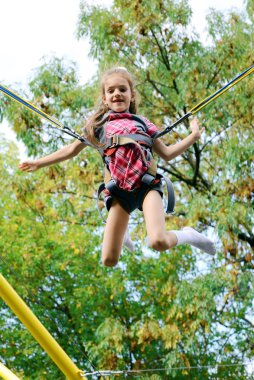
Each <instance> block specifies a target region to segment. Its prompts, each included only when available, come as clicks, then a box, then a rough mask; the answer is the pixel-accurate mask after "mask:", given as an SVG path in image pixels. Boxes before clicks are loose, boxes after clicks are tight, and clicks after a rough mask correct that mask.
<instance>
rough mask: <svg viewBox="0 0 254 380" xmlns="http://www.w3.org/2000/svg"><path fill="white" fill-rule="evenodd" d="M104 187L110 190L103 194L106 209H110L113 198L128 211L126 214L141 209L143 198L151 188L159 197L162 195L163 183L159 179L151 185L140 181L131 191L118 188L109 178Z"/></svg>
mask: <svg viewBox="0 0 254 380" xmlns="http://www.w3.org/2000/svg"><path fill="white" fill-rule="evenodd" d="M106 189H107V190H108V191H109V192H110V195H107V196H105V205H106V208H107V210H108V211H109V210H110V207H111V205H112V201H113V199H117V201H118V202H119V203H120V205H121V206H122V207H123V208H124V210H125V211H127V212H128V214H130V213H131V212H133V211H134V210H136V209H139V210H141V211H142V205H143V202H144V199H145V197H146V195H147V194H148V193H149V191H151V190H156V191H158V193H159V194H160V195H161V197H163V185H162V182H161V180H159V181H158V182H157V183H155V184H154V185H151V186H150V185H149V186H148V185H147V184H145V183H142V185H141V187H140V188H138V189H135V190H132V191H125V190H122V189H119V187H118V186H117V185H116V183H115V182H114V180H111V181H109V183H107V185H106Z"/></svg>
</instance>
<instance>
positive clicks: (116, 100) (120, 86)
mask: <svg viewBox="0 0 254 380" xmlns="http://www.w3.org/2000/svg"><path fill="white" fill-rule="evenodd" d="M102 100H103V103H104V104H106V105H107V106H108V108H109V109H111V110H112V111H114V112H124V111H128V110H129V108H130V103H131V101H133V100H134V93H133V92H132V91H131V88H130V85H129V82H128V80H127V79H126V78H125V77H124V76H123V75H121V74H119V73H114V74H111V75H109V76H108V77H106V79H105V81H104V94H103V96H102Z"/></svg>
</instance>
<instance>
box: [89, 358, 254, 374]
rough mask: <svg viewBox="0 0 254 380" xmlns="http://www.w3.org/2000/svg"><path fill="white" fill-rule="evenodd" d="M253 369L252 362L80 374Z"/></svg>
mask: <svg viewBox="0 0 254 380" xmlns="http://www.w3.org/2000/svg"><path fill="white" fill-rule="evenodd" d="M247 366H251V367H252V368H253V367H254V364H253V362H251V361H249V362H243V363H236V364H233V363H232V364H226V363H225V364H214V365H203V366H189V367H187V366H183V367H169V368H149V369H137V370H122V371H113V370H104V371H103V370H101V371H100V372H84V373H81V377H86V376H93V375H103V376H111V375H113V376H114V375H121V374H122V375H131V374H132V375H135V374H141V373H151V372H167V371H186V370H203V369H216V368H223V367H227V368H230V367H233V368H236V367H247Z"/></svg>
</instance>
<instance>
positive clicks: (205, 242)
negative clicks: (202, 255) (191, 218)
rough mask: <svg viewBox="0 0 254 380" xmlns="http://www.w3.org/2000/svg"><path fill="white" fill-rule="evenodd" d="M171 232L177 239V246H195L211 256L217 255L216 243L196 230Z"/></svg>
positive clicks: (184, 229)
mask: <svg viewBox="0 0 254 380" xmlns="http://www.w3.org/2000/svg"><path fill="white" fill-rule="evenodd" d="M170 232H173V233H174V234H175V235H176V237H177V244H176V245H181V244H190V245H193V247H196V248H199V249H201V250H202V251H204V252H206V253H209V254H210V255H214V254H215V253H216V249H215V245H214V243H213V242H212V241H211V240H210V239H208V238H207V237H205V236H204V235H201V234H200V233H199V232H197V231H196V230H194V228H191V227H184V228H183V229H182V230H181V231H175V230H172V231H170Z"/></svg>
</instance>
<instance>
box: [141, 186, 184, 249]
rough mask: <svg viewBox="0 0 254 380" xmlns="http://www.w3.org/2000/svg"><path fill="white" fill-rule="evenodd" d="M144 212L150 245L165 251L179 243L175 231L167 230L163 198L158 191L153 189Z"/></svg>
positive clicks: (147, 198)
mask: <svg viewBox="0 0 254 380" xmlns="http://www.w3.org/2000/svg"><path fill="white" fill-rule="evenodd" d="M143 212H144V218H145V223H146V230H147V235H148V240H149V246H150V247H151V248H153V249H156V250H157V251H165V250H166V249H170V248H172V247H174V246H175V245H176V244H177V237H176V235H175V234H174V233H173V232H170V231H166V227H165V215H164V210H163V204H162V199H161V196H160V194H159V193H158V191H155V190H151V191H149V193H148V194H147V195H146V197H145V199H144V202H143Z"/></svg>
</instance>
